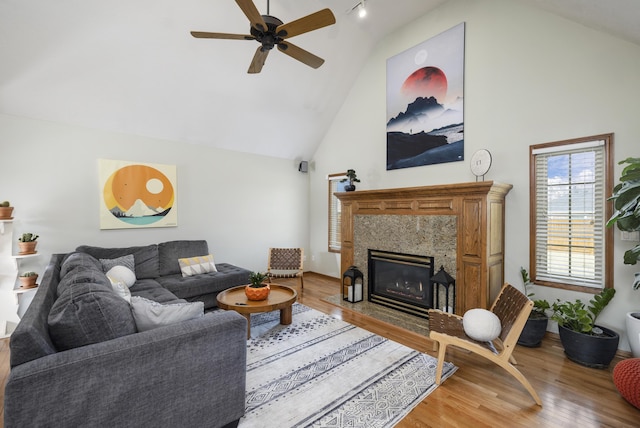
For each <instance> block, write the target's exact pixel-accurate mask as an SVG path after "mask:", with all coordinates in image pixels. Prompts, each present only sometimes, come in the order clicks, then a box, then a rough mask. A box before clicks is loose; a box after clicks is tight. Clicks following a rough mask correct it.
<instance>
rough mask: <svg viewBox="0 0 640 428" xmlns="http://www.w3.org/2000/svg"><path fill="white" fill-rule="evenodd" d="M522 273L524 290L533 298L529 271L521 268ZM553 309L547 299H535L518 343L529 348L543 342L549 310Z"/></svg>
mask: <svg viewBox="0 0 640 428" xmlns="http://www.w3.org/2000/svg"><path fill="white" fill-rule="evenodd" d="M520 275H521V276H522V282H523V283H524V292H525V294H526V295H527V297H528V298H530V299H531V298H532V297H533V296H534V293H530V292H529V290H528V288H529V286H532V285H533V283H532V282H531V279H530V278H529V272H527V270H526V269H525V268H523V267H521V268H520ZM549 309H551V305H550V304H549V302H547V301H546V300H541V299H538V300H533V309H532V310H531V313H530V314H529V318H528V319H527V323H526V324H525V325H524V328H523V329H522V333H520V337H519V338H518V345H522V346H526V347H529V348H537V347H539V346H540V345H541V344H542V338H543V337H544V335H545V334H546V332H547V324H548V322H549V316H548V315H547V310H549Z"/></svg>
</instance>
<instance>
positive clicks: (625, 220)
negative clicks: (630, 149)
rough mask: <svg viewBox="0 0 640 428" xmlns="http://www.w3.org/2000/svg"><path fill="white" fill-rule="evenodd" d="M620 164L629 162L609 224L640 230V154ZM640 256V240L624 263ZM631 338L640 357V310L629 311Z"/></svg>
mask: <svg viewBox="0 0 640 428" xmlns="http://www.w3.org/2000/svg"><path fill="white" fill-rule="evenodd" d="M618 164H619V165H623V164H628V165H627V166H625V167H624V168H623V170H622V173H621V174H620V183H618V184H617V185H616V186H615V187H614V188H613V195H611V197H610V198H609V199H610V200H612V201H613V206H614V208H615V212H614V213H613V215H612V216H611V218H610V219H609V221H608V222H607V226H613V225H614V224H615V225H616V226H618V229H620V230H622V231H625V232H637V231H640V158H627V159H624V160H622V161H620V162H618ZM638 260H640V244H638V245H636V246H635V247H633V248H631V249H629V250H627V251H626V252H625V253H624V263H625V264H628V265H635V264H636V263H637V262H638ZM638 288H640V272H636V274H635V280H634V282H633V289H634V290H638ZM625 325H626V330H627V339H628V340H629V345H630V346H631V351H632V353H633V356H634V357H640V310H636V311H631V312H627V314H626V317H625Z"/></svg>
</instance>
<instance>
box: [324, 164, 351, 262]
mask: <svg viewBox="0 0 640 428" xmlns="http://www.w3.org/2000/svg"><path fill="white" fill-rule="evenodd" d="M345 177H346V175H345V174H344V173H341V174H331V175H329V176H328V177H327V178H328V181H329V251H330V252H340V249H341V246H342V245H341V242H342V237H341V233H340V232H341V222H340V217H341V215H342V211H341V209H340V208H341V207H340V205H341V204H340V200H339V199H338V198H336V196H335V195H334V193H336V192H344V186H345V185H347V182H344V183H342V182H340V180H342V179H343V178H345Z"/></svg>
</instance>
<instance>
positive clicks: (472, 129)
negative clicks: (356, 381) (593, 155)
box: [309, 0, 640, 350]
mask: <svg viewBox="0 0 640 428" xmlns="http://www.w3.org/2000/svg"><path fill="white" fill-rule="evenodd" d="M460 22H465V23H466V31H465V160H464V161H463V162H454V163H448V164H440V165H429V166H423V167H417V168H407V169H400V170H393V171H386V166H385V161H386V130H385V117H386V60H387V59H388V58H390V57H392V56H394V55H396V54H398V53H400V52H402V51H404V50H406V49H408V48H410V47H412V46H415V45H417V44H418V43H421V42H423V41H424V40H427V39H429V38H431V37H433V36H435V35H437V34H439V33H441V32H443V31H446V30H448V29H449V28H451V27H453V26H455V25H457V24H459V23H460ZM639 69H640V46H637V45H634V44H631V43H628V42H625V41H621V40H619V39H616V38H614V37H612V36H609V35H606V34H604V33H600V32H598V31H595V30H591V29H588V28H586V27H583V26H581V25H578V24H575V23H572V22H570V21H567V20H565V19H563V18H559V17H556V16H554V15H551V14H548V13H546V12H543V11H540V10H537V9H533V8H531V7H528V6H524V5H521V4H519V3H517V2H514V1H507V0H474V1H471V0H459V1H452V2H447V3H445V4H443V5H442V6H441V7H439V8H438V9H437V10H435V11H434V12H432V13H430V14H428V15H425V16H423V17H421V18H419V19H417V20H416V21H414V22H413V23H411V24H409V25H407V26H405V27H404V28H402V29H400V30H399V31H397V32H396V33H395V34H393V35H392V36H390V37H388V38H386V39H384V40H383V41H382V42H381V43H380V44H379V45H378V46H377V48H376V49H375V51H374V53H373V54H372V56H371V57H370V58H369V60H368V62H367V63H366V64H365V66H364V68H363V69H362V71H361V73H360V75H359V77H358V79H357V81H356V83H355V84H354V86H353V87H352V89H351V92H350V93H349V95H348V96H347V98H346V100H345V102H344V104H343V106H342V108H341V110H340V112H339V113H338V115H337V117H336V118H335V120H334V122H333V124H332V126H331V128H330V129H329V130H328V131H327V134H326V136H325V138H324V140H323V141H322V144H321V146H320V147H319V149H318V150H317V152H316V153H315V155H314V156H313V159H312V160H311V165H312V168H311V183H310V186H311V201H310V207H311V209H310V213H311V217H310V234H311V235H310V239H311V251H310V257H311V258H312V261H311V262H310V264H309V266H310V269H312V270H314V271H316V272H319V273H323V274H326V275H330V276H334V277H340V276H341V273H340V272H339V255H336V254H333V253H328V252H327V242H326V241H327V199H328V198H327V193H328V191H327V186H328V185H327V180H326V176H327V175H328V174H331V173H338V172H344V171H346V170H347V169H349V168H353V169H355V170H356V172H357V173H358V177H359V178H360V179H361V180H362V181H361V182H360V183H358V189H361V190H368V189H384V188H395V187H411V186H421V185H431V184H446V183H459V182H468V181H474V180H475V176H473V175H472V174H471V172H470V169H469V159H470V158H471V155H472V154H473V153H474V152H475V151H477V150H478V149H481V148H486V149H488V150H489V151H490V152H491V154H492V158H493V165H492V167H491V170H490V171H489V172H488V174H487V176H486V179H487V180H494V181H497V182H502V183H509V184H513V186H514V187H513V190H512V191H511V192H510V193H509V195H508V196H507V198H506V204H507V206H506V238H505V240H506V243H505V244H506V259H505V277H506V280H507V281H508V282H510V283H512V284H514V285H517V286H520V287H522V281H521V280H520V277H519V269H520V266H524V267H527V266H528V260H529V240H528V224H529V199H528V198H529V146H530V145H532V144H537V143H544V142H551V141H559V140H565V139H570V138H576V137H584V136H589V135H596V134H602V133H607V132H614V133H615V143H614V156H615V161H616V162H617V161H619V160H621V159H624V158H626V157H629V156H636V157H637V156H639V155H640V154H639V153H638V150H637V136H638V135H640V121H638V120H637V117H636V116H637V111H638V108H637V100H638V98H639V97H640V78H638V74H637V70H639ZM620 171H621V168H620V167H619V166H618V165H616V170H615V171H614V176H615V177H618V176H619V173H620ZM356 191H357V190H356ZM619 238H620V235H619V232H617V231H616V233H615V240H616V242H615V254H614V260H615V272H614V276H615V280H616V284H615V288H616V290H617V295H616V297H615V299H614V300H613V302H612V303H611V304H610V306H609V307H608V308H607V309H606V310H605V312H603V314H602V315H601V316H600V318H599V319H598V322H599V323H601V324H603V325H605V326H608V327H612V328H614V329H615V330H616V331H618V332H619V333H622V337H621V341H620V347H621V348H622V349H625V350H628V349H629V345H628V342H627V339H626V337H625V336H624V314H625V313H626V312H628V311H631V310H632V309H638V308H640V293H638V292H634V291H633V290H632V289H631V283H632V281H633V272H635V271H637V270H638V267H637V266H626V265H624V264H623V263H622V255H623V253H624V251H625V249H626V248H628V247H630V246H631V245H630V244H632V243H629V242H621V241H620V240H619ZM535 293H536V298H540V299H547V300H549V301H550V302H553V301H555V299H556V298H560V299H563V300H565V299H569V300H573V299H576V298H581V299H583V300H589V298H591V295H586V294H582V293H575V292H569V291H561V290H555V289H551V288H547V287H536V289H535Z"/></svg>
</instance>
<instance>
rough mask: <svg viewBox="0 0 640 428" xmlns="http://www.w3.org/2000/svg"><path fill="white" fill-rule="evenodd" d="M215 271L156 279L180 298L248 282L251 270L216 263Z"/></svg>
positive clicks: (187, 297)
mask: <svg viewBox="0 0 640 428" xmlns="http://www.w3.org/2000/svg"><path fill="white" fill-rule="evenodd" d="M216 269H217V271H216V272H209V273H203V274H202V275H195V276H187V277H183V276H182V274H181V273H179V272H178V273H177V274H175V275H168V276H161V277H160V278H157V281H158V282H159V283H160V284H161V285H162V286H163V287H165V288H166V289H167V290H169V291H171V292H172V293H173V294H175V295H176V296H178V297H180V298H182V299H189V298H190V297H194V296H199V295H202V294H209V293H213V294H217V293H218V292H220V291H222V290H226V289H227V288H230V287H235V286H237V285H242V284H248V283H249V274H250V273H251V271H249V270H247V269H244V268H241V267H238V266H234V265H231V264H228V263H218V264H217V265H216Z"/></svg>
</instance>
